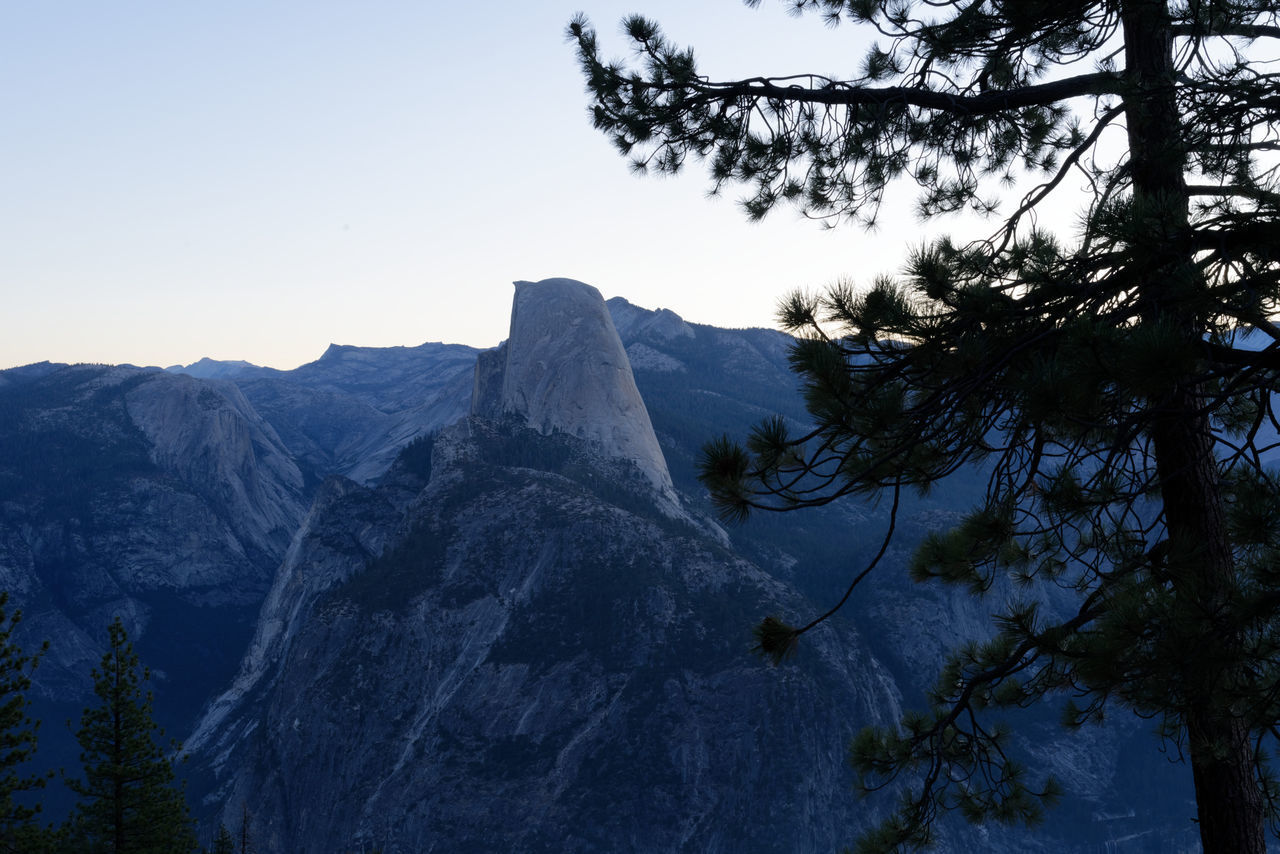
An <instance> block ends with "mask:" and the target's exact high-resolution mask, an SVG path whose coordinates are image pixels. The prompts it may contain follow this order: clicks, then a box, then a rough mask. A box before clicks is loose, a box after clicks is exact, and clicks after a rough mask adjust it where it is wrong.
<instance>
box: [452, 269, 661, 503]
mask: <svg viewBox="0 0 1280 854" xmlns="http://www.w3.org/2000/svg"><path fill="white" fill-rule="evenodd" d="M515 287H516V292H515V298H514V300H513V302H512V308H511V332H510V335H509V336H508V338H507V342H506V343H505V344H503V345H502V346H501V347H499V348H498V349H497V350H490V351H487V352H485V353H482V354H481V355H480V359H479V361H478V362H477V364H476V380H475V391H474V394H473V396H472V404H471V406H472V414H473V415H479V416H482V417H489V418H494V417H499V416H502V415H504V414H508V413H514V414H517V415H520V416H523V417H524V419H525V420H526V421H527V422H528V424H529V426H530V427H533V428H534V429H536V430H538V431H539V432H541V433H544V434H545V433H551V432H553V431H559V432H563V433H568V434H570V435H573V436H577V437H579V438H582V439H586V440H588V441H590V442H593V443H594V444H595V445H597V446H598V447H599V448H600V449H601V450H603V451H604V452H605V453H606V454H608V455H610V456H613V457H620V458H623V459H627V460H631V461H632V462H634V463H635V464H636V465H637V466H638V467H639V468H640V470H641V472H642V473H643V474H644V475H645V477H646V478H647V479H648V480H649V481H650V483H652V484H653V486H654V487H655V488H656V489H657V491H658V492H659V493H660V494H662V495H663V496H664V497H666V498H668V499H670V501H671V502H672V503H676V499H675V492H674V489H673V487H672V484H671V475H670V474H669V473H668V471H667V463H666V460H665V459H664V458H663V456H662V449H661V448H659V447H658V440H657V438H656V437H655V436H654V433H653V425H652V423H651V422H650V420H649V412H648V410H647V409H645V405H644V401H643V400H642V399H641V397H640V392H639V390H637V388H636V383H635V378H634V377H633V376H632V374H631V364H630V362H629V361H628V360H627V352H626V350H625V349H623V346H622V341H621V339H619V337H618V332H617V330H616V329H615V328H614V325H613V320H612V319H611V318H610V316H609V311H608V309H607V308H606V306H605V302H604V298H603V297H602V296H601V295H600V292H599V291H598V290H596V289H595V288H593V287H591V286H590V285H587V284H583V283H582V282H578V281H575V280H573V279H544V280H542V281H540V282H525V281H519V282H516V283H515Z"/></svg>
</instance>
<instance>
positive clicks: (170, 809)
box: [68, 618, 199, 854]
mask: <svg viewBox="0 0 1280 854" xmlns="http://www.w3.org/2000/svg"><path fill="white" fill-rule="evenodd" d="M107 646H108V648H107V652H106V653H105V654H104V655H103V656H102V664H101V667H100V669H95V670H94V671H93V683H94V686H93V687H94V693H95V694H96V695H97V696H98V700H99V701H100V702H99V704H98V705H97V706H94V707H92V708H88V709H85V710H84V714H83V715H81V718H80V729H79V731H78V732H77V733H76V739H77V740H78V741H79V742H80V749H81V753H80V761H81V763H82V764H83V766H84V768H83V770H84V780H83V781H81V780H76V779H72V780H70V781H69V782H68V785H70V787H71V789H72V791H74V792H75V793H76V794H78V795H79V796H80V802H79V803H78V805H77V807H76V813H75V815H74V816H73V817H72V820H71V827H70V837H71V840H72V843H73V844H74V845H75V846H76V847H77V848H78V850H80V851H83V852H86V854H89V852H94V854H96V852H104V854H180V852H191V851H196V850H198V848H199V846H198V845H197V842H196V838H195V830H194V825H193V823H192V820H191V817H190V815H189V813H188V810H187V804H186V801H185V799H184V797H183V793H182V790H181V789H180V788H179V787H178V786H177V784H176V783H175V781H174V773H173V765H174V760H173V759H172V758H170V756H169V755H166V752H165V751H164V750H163V749H162V748H161V746H160V745H159V744H158V743H157V738H163V736H164V732H163V731H162V730H161V729H160V728H159V727H158V726H157V725H156V723H155V721H154V720H153V718H152V713H151V703H152V697H151V693H150V692H146V693H144V692H143V690H142V683H143V682H145V681H147V680H148V679H150V673H149V672H147V671H145V670H141V668H140V666H139V664H138V657H137V655H136V654H135V653H134V651H133V645H132V644H131V643H129V640H128V637H127V635H126V633H125V629H124V625H123V623H121V621H120V619H119V618H116V620H115V621H113V622H112V623H111V625H110V627H109V628H108V645H107ZM140 670H141V673H140ZM178 749H180V746H179V745H177V744H171V751H172V752H176V751H177V750H178Z"/></svg>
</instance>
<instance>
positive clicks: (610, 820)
mask: <svg viewBox="0 0 1280 854" xmlns="http://www.w3.org/2000/svg"><path fill="white" fill-rule="evenodd" d="M621 465H622V463H621V462H620V461H614V467H621ZM627 482H628V481H626V480H625V479H620V478H618V477H617V472H616V471H613V470H611V468H610V467H609V465H608V463H607V462H606V463H605V464H604V466H603V467H602V465H601V458H600V456H599V455H598V454H597V453H596V451H595V449H594V448H593V447H592V446H591V443H589V442H587V441H586V440H583V439H578V438H576V437H572V436H568V435H566V434H564V433H555V434H551V435H546V436H544V435H542V434H540V433H538V432H536V431H534V430H532V429H529V428H527V427H520V426H512V425H511V424H510V423H505V424H499V423H495V422H492V421H488V420H484V419H478V418H473V419H469V420H467V421H464V422H461V423H459V424H457V425H455V426H454V427H452V428H450V429H449V430H447V431H445V432H444V433H443V434H442V435H441V436H440V437H439V438H438V439H437V440H436V445H435V448H434V452H433V454H432V463H431V472H430V479H429V481H428V482H427V483H426V484H425V485H424V486H423V487H422V489H421V491H420V492H418V493H417V494H416V496H415V497H413V498H412V499H410V500H409V501H408V503H407V504H405V503H404V500H403V499H404V496H406V495H407V492H406V491H405V490H404V489H403V487H395V488H391V487H389V486H388V485H384V486H382V487H379V488H378V489H377V490H375V491H373V492H369V491H356V492H351V491H348V492H346V493H345V494H343V495H335V496H334V497H333V499H332V501H331V503H330V504H329V506H328V507H327V508H325V509H324V510H323V511H322V512H319V513H318V514H317V515H316V516H315V517H314V518H313V519H312V520H311V522H310V523H309V525H308V528H307V530H306V532H305V534H304V535H303V536H302V537H300V538H299V540H298V541H297V542H296V543H295V548H294V549H293V550H291V553H290V559H289V560H288V561H287V562H286V572H285V576H287V577H282V580H281V582H280V583H279V584H278V587H277V589H278V591H279V595H277V593H276V592H274V591H273V593H272V595H271V597H270V598H269V600H268V605H267V606H266V607H264V610H263V614H262V621H261V623H260V629H259V637H258V639H257V640H255V642H254V644H253V647H252V648H253V650H254V652H253V654H252V655H251V659H250V660H248V661H246V666H245V668H244V670H243V671H242V673H241V678H240V679H238V680H237V682H236V686H235V689H234V690H233V692H229V693H228V695H226V696H224V697H223V698H222V699H220V700H219V701H218V703H217V704H216V705H215V707H214V709H213V710H212V711H211V715H210V717H209V718H207V719H206V722H205V723H203V724H202V725H201V726H200V728H199V729H198V730H197V732H196V733H195V735H193V736H192V738H190V739H189V740H188V746H189V747H192V748H194V749H195V750H196V751H197V757H196V760H195V763H194V764H195V765H196V766H197V767H202V768H204V769H207V771H208V772H209V773H211V774H212V775H213V777H214V784H213V786H212V791H213V794H212V797H211V799H210V804H211V805H214V806H216V807H219V808H223V809H225V811H226V812H225V816H226V820H227V821H228V822H230V821H231V820H232V818H233V817H234V816H238V815H239V814H240V808H241V804H242V803H248V804H250V805H251V809H253V810H254V812H255V816H256V822H257V824H256V827H255V833H256V838H257V841H258V845H259V850H262V851H269V852H286V851H287V852H316V854H320V852H329V851H334V850H348V849H355V850H359V849H360V848H362V847H374V848H379V849H381V850H383V851H386V852H389V854H390V853H391V852H428V851H451V852H489V851H495V850H502V851H556V852H595V851H603V850H626V851H639V852H674V851H690V852H692V851H699V852H701V851H743V850H754V851H779V852H783V851H787V852H790V851H825V850H832V849H834V848H836V847H838V845H839V844H840V843H842V842H844V841H846V837H845V833H846V829H847V828H848V827H849V826H852V825H853V824H856V822H857V821H858V818H857V814H856V804H855V803H854V802H853V801H852V800H851V799H849V798H848V797H847V794H846V788H845V786H844V785H842V783H841V780H842V778H843V774H844V771H843V767H842V765H843V762H842V757H841V755H840V751H839V749H838V745H840V744H843V743H844V742H845V741H846V740H847V738H848V736H849V735H850V734H851V732H852V721H853V720H855V719H856V720H860V721H873V720H875V721H881V722H887V721H889V720H890V719H891V717H892V715H893V714H895V713H896V711H897V709H898V699H897V691H896V688H895V686H894V684H893V681H892V680H891V679H890V678H889V676H888V674H887V672H886V671H885V670H884V669H883V667H881V666H880V665H879V663H878V662H877V661H876V660H875V659H874V657H873V656H871V655H870V654H869V653H868V651H867V648H866V645H865V644H864V643H863V642H862V641H861V640H860V638H859V637H858V635H857V633H856V632H855V631H853V630H852V629H851V628H850V627H847V626H846V627H844V628H843V629H841V630H838V631H832V632H830V633H824V635H823V637H822V638H821V639H819V640H817V641H816V642H815V645H814V646H813V647H812V648H811V649H810V651H809V655H807V656H806V659H805V661H804V662H803V663H801V664H800V665H799V666H798V667H796V668H792V669H788V670H787V671H786V672H784V673H780V672H778V671H773V670H771V669H769V668H768V667H767V666H765V665H763V664H762V663H760V662H759V661H758V660H756V659H754V658H753V657H752V656H751V655H749V654H748V653H747V649H746V647H747V644H748V640H747V627H748V626H749V625H750V623H751V619H752V615H753V614H755V613H758V612H759V611H761V609H764V608H768V607H779V606H781V607H783V608H789V609H795V610H805V609H807V608H809V607H811V606H809V605H806V604H804V603H802V601H801V600H800V597H798V596H797V594H796V593H795V592H794V591H792V590H789V589H788V588H787V587H786V586H785V585H781V584H779V583H778V582H777V581H775V580H774V579H772V578H770V577H769V575H768V574H767V573H765V572H763V571H762V570H761V569H760V568H759V567H756V566H754V565H753V564H751V563H749V562H747V561H744V560H742V559H740V558H738V557H736V556H734V555H733V554H732V553H731V552H728V551H726V550H725V549H724V548H723V546H722V545H721V544H720V543H719V541H718V540H717V539H715V538H713V537H709V536H707V535H706V534H705V533H704V532H703V531H702V530H701V529H699V528H697V527H695V526H691V525H687V524H685V523H683V522H681V521H679V520H673V519H672V518H671V517H669V516H667V515H665V514H664V513H663V512H661V509H660V508H659V507H658V500H657V498H656V496H655V495H654V493H653V491H652V490H651V489H650V488H648V486H647V485H643V486H642V487H641V488H640V489H637V490H630V489H626V488H625V487H624V488H619V484H626V483H627ZM396 506H402V507H403V513H402V514H397V513H392V512H389V511H390V510H391V509H392V508H393V507H396ZM374 507H383V508H384V512H383V514H382V515H381V516H380V517H370V516H368V515H367V512H368V510H369V508H374ZM353 520H357V521H353ZM395 522H399V525H398V529H397V530H398V533H397V534H396V535H395V536H394V537H392V538H391V539H390V540H384V539H383V537H384V536H385V535H384V533H380V532H385V531H387V530H388V529H389V528H391V527H393V523H395ZM357 535H358V536H357ZM380 541H382V542H385V543H386V547H385V548H384V549H383V550H382V551H381V553H380V554H379V556H378V557H376V558H374V559H372V560H369V559H366V558H365V557H364V555H363V554H362V551H365V550H373V549H375V548H376V547H377V545H378V543H379V542H380ZM357 543H359V544H361V545H360V546H357ZM344 544H345V547H343V546H344ZM816 697H822V698H823V702H822V708H821V709H820V710H818V711H816V712H814V713H805V714H804V715H803V724H800V723H799V720H798V719H797V709H803V708H807V707H811V706H812V700H813V698H816ZM818 745H822V746H821V747H820V748H818V749H815V748H816V747H817V746H818ZM722 781H732V782H731V783H729V784H728V785H725V784H724V783H723V782H722Z"/></svg>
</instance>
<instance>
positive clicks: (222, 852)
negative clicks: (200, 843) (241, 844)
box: [209, 824, 236, 854]
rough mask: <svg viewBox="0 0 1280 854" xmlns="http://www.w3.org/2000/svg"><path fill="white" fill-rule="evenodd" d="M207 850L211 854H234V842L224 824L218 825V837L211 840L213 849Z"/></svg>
mask: <svg viewBox="0 0 1280 854" xmlns="http://www.w3.org/2000/svg"><path fill="white" fill-rule="evenodd" d="M209 850H210V852H211V854H236V840H235V838H234V837H233V836H232V835H231V831H229V830H227V826H226V825H225V824H219V825H218V835H217V837H215V838H214V840H213V848H211V849H209Z"/></svg>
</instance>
